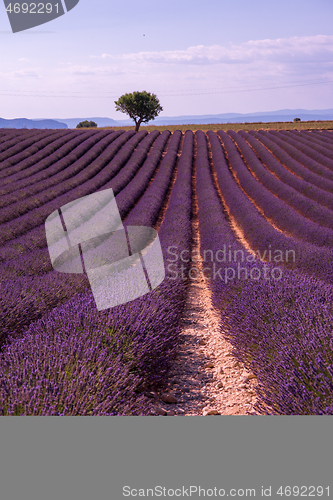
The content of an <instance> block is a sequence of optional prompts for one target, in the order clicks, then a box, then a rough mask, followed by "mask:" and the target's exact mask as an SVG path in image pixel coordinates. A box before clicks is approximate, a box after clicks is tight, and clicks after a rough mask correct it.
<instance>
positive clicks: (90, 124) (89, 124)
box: [76, 120, 97, 128]
mask: <svg viewBox="0 0 333 500" xmlns="http://www.w3.org/2000/svg"><path fill="white" fill-rule="evenodd" d="M90 127H97V123H95V122H93V121H91V122H88V120H85V121H84V122H80V123H79V124H78V125H76V128H90Z"/></svg>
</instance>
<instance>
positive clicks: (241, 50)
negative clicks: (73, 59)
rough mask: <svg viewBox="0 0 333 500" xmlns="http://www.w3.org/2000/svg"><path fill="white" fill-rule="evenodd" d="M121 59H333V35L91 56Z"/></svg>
mask: <svg viewBox="0 0 333 500" xmlns="http://www.w3.org/2000/svg"><path fill="white" fill-rule="evenodd" d="M91 57H92V58H96V59H113V60H121V61H124V62H131V61H132V62H133V63H135V62H138V63H142V62H150V63H158V64H182V65H184V64H188V65H215V64H227V65H234V64H242V65H244V64H251V63H253V62H259V61H262V62H267V61H268V62H274V63H277V62H280V63H283V64H287V63H293V64H294V63H297V62H304V61H306V62H308V63H310V62H316V63H318V62H332V60H333V36H328V35H317V36H308V37H291V38H279V39H276V40H270V39H267V40H250V41H248V42H245V43H242V44H240V45H235V44H231V45H230V46H222V45H211V46H205V45H197V46H194V47H188V48H187V49H185V50H167V51H150V52H137V53H131V54H120V55H112V54H107V53H104V54H102V55H101V56H91Z"/></svg>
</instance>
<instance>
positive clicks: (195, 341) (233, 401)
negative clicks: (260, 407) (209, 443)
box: [151, 195, 257, 416]
mask: <svg viewBox="0 0 333 500" xmlns="http://www.w3.org/2000/svg"><path fill="white" fill-rule="evenodd" d="M193 205H194V206H193V217H192V240H193V242H192V251H193V252H194V253H195V255H199V253H200V252H199V249H200V234H199V227H198V226H199V223H198V206H197V200H196V196H195V195H194V204H193ZM202 264H203V263H202V261H198V262H192V263H191V267H192V269H193V268H194V267H196V268H197V272H192V276H194V277H196V276H198V279H189V282H188V289H187V300H186V305H185V307H184V311H183V314H182V319H181V328H182V331H181V335H180V340H179V349H178V354H177V357H176V359H175V360H174V363H173V366H172V368H171V371H170V373H169V378H168V381H167V388H166V390H165V391H164V392H163V393H155V394H151V395H152V396H153V397H154V398H155V401H154V408H153V411H152V414H153V415H166V416H172V415H186V416H191V415H256V414H257V413H256V412H255V411H254V404H255V402H256V395H255V386H256V383H257V380H256V377H255V376H254V375H253V374H252V373H250V372H248V371H246V370H245V368H244V366H242V365H241V364H240V363H239V362H238V361H237V360H236V358H235V357H234V356H233V355H232V354H231V352H232V345H231V344H230V342H228V341H227V340H226V339H225V338H224V337H223V335H222V333H221V328H220V325H221V321H220V315H219V312H218V311H217V310H215V309H214V308H213V307H212V301H211V291H210V288H209V283H208V281H206V280H205V279H204V277H203V275H202V272H201V270H202V267H203V265H202Z"/></svg>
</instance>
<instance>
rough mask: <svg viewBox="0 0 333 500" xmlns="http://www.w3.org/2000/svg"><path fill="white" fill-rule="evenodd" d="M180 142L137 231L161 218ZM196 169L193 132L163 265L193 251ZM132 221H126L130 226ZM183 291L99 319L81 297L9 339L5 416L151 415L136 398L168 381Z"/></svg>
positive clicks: (140, 213)
mask: <svg viewBox="0 0 333 500" xmlns="http://www.w3.org/2000/svg"><path fill="white" fill-rule="evenodd" d="M162 135H163V134H162ZM165 135H166V136H168V135H169V133H168V134H165ZM180 136H181V134H180V133H176V134H174V135H173V137H172V139H171V141H170V144H169V146H170V151H169V152H167V154H166V155H165V157H164V159H163V161H162V162H161V165H160V167H159V169H158V171H157V174H156V177H155V179H154V180H153V182H152V183H151V185H150V187H149V188H148V190H147V191H146V193H144V194H143V195H142V197H141V198H140V201H139V203H138V205H137V207H138V208H137V210H136V211H135V223H137V224H144V223H146V221H148V220H151V219H150V217H151V215H150V214H151V212H154V213H155V214H158V212H159V211H160V210H161V207H162V205H163V198H161V197H160V194H161V193H162V192H165V189H166V187H167V185H168V184H169V183H170V180H171V177H170V176H169V178H168V179H167V178H166V176H165V174H166V173H167V172H171V171H173V170H174V169H175V168H176V163H177V150H178V145H179V141H180ZM161 138H162V136H161ZM164 139H165V136H164V138H163V140H164ZM152 161H154V159H153V160H152ZM155 161H156V160H155ZM192 161H193V133H192V132H189V131H188V132H186V134H185V138H184V143H183V150H182V154H181V156H180V158H179V161H178V166H177V177H176V181H175V184H174V186H173V189H172V191H171V197H170V200H169V205H168V208H167V210H166V213H165V217H164V220H163V223H162V226H161V228H160V231H159V235H160V240H161V244H162V249H163V253H164V256H165V258H166V257H167V254H168V248H169V246H176V247H177V248H178V249H179V250H180V251H182V250H187V251H188V250H189V249H190V243H191V227H190V216H191V174H192ZM162 163H163V165H162ZM140 171H141V170H140ZM134 179H135V178H134ZM134 179H133V181H132V182H134ZM155 182H156V184H155ZM130 184H131V183H129V185H130ZM155 186H156V192H158V193H159V195H158V196H154V190H155ZM141 194H142V193H141ZM145 197H146V199H145ZM148 201H149V203H148ZM130 215H131V213H130ZM133 220H134V219H133ZM133 220H132V219H131V216H129V217H128V218H127V219H126V220H125V224H126V223H130V224H132V223H133ZM180 227H181V229H182V231H180V230H179V228H180ZM185 288H186V287H185V284H184V281H183V280H181V279H180V278H179V279H178V280H171V279H166V280H165V281H164V282H163V283H162V284H161V285H160V286H159V287H158V288H157V289H156V290H154V291H153V292H152V293H150V294H148V295H147V296H144V297H142V298H140V299H136V300H134V301H132V302H130V303H128V304H125V305H122V306H117V307H115V308H113V309H111V310H106V311H100V312H98V311H97V309H96V306H95V304H94V300H93V296H92V293H91V292H85V293H84V294H76V295H74V297H73V298H72V299H71V300H70V301H69V302H67V303H66V304H63V305H61V306H58V307H56V308H55V309H53V310H52V311H51V312H50V313H49V314H47V315H45V316H44V317H43V318H42V319H41V320H38V321H36V322H34V323H32V324H31V325H30V327H29V328H28V330H27V331H25V332H24V334H23V335H22V336H21V337H20V338H16V339H15V338H14V337H13V338H11V339H9V343H8V345H6V346H5V348H4V349H3V352H2V353H1V355H0V367H1V368H0V388H1V389H0V406H2V408H3V414H29V415H37V414H38V415H57V414H60V415H106V414H108V415H116V414H117V415H121V414H148V413H149V411H150V406H151V404H150V402H149V400H148V399H147V398H146V397H145V396H144V395H141V396H140V395H139V394H140V393H139V392H138V391H141V390H142V388H144V387H149V386H151V385H152V384H156V383H161V381H162V380H163V379H164V376H165V373H166V371H167V370H168V368H169V365H170V362H171V360H172V358H173V356H174V353H175V349H176V345H177V338H178V334H179V327H178V320H179V315H180V314H181V311H182V308H183V305H184V300H185Z"/></svg>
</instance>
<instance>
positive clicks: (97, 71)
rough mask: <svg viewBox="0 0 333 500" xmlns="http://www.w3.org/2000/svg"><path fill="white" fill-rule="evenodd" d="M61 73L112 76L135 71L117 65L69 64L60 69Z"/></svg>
mask: <svg viewBox="0 0 333 500" xmlns="http://www.w3.org/2000/svg"><path fill="white" fill-rule="evenodd" d="M59 72H61V73H67V74H70V75H86V76H89V75H90V76H110V75H111V76H112V75H123V74H128V73H129V72H132V73H134V71H133V70H132V71H131V70H125V69H122V68H119V67H117V66H98V67H94V66H89V65H85V66H79V65H68V66H67V67H66V68H61V69H59Z"/></svg>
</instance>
